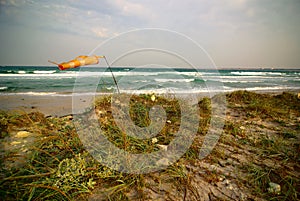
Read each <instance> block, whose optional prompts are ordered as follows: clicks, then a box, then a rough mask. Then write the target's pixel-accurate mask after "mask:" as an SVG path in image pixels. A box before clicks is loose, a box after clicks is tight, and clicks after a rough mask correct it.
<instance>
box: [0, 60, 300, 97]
mask: <svg viewBox="0 0 300 201" xmlns="http://www.w3.org/2000/svg"><path fill="white" fill-rule="evenodd" d="M114 80H115V81H114ZM118 90H119V92H121V93H137V94H140V93H158V94H159V93H171V94H172V93H185V94H189V93H207V92H210V93H213V94H215V93H220V92H232V91H237V90H248V91H255V92H281V91H298V92H299V91H300V69H220V70H216V69H187V68H159V67H149V68H140V67H136V68H134V67H111V68H105V67H86V66H85V67H81V68H76V69H70V70H64V71H60V70H59V69H58V68H57V67H46V66H2V67H0V96H1V95H18V94H19V95H31V96H46V95H47V96H72V95H74V94H85V93H86V94H95V93H97V94H110V93H116V92H118Z"/></svg>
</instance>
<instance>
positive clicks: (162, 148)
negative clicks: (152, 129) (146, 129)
mask: <svg viewBox="0 0 300 201" xmlns="http://www.w3.org/2000/svg"><path fill="white" fill-rule="evenodd" d="M156 146H157V147H158V148H159V149H160V150H163V151H167V150H168V146H167V145H163V144H157V145H156Z"/></svg>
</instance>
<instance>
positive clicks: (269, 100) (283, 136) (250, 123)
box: [0, 91, 300, 200]
mask: <svg viewBox="0 0 300 201" xmlns="http://www.w3.org/2000/svg"><path fill="white" fill-rule="evenodd" d="M151 96H152V95H134V96H132V97H131V99H130V105H131V107H130V111H129V112H130V117H131V119H132V121H133V122H134V123H135V124H136V125H138V126H140V127H146V126H148V125H149V124H150V123H151V122H150V118H149V111H150V108H151V107H153V106H154V105H160V106H162V108H163V109H164V110H165V111H166V122H165V126H164V127H163V128H162V130H161V131H160V132H159V133H158V134H157V135H156V136H155V140H154V139H153V138H152V139H145V140H141V139H135V138H133V137H131V136H127V135H124V133H123V132H122V130H120V128H118V126H117V125H116V123H115V121H114V119H113V116H112V110H111V101H110V100H111V99H110V98H111V97H110V96H105V97H101V98H99V99H97V100H96V101H95V107H94V108H95V111H96V114H97V116H98V120H99V122H100V123H101V129H103V130H104V131H105V134H106V136H107V137H108V139H109V140H110V142H112V143H114V144H115V146H117V147H119V148H121V149H125V150H126V151H129V152H131V153H150V152H153V151H157V150H158V149H159V147H158V146H156V145H157V144H160V145H168V144H169V143H170V141H172V139H173V138H174V134H176V132H177V131H178V128H179V126H180V118H181V114H180V107H179V103H178V101H177V100H175V99H173V98H170V97H169V98H166V97H162V96H155V101H153V97H151ZM227 101H228V107H229V109H234V110H235V111H237V112H238V114H239V115H241V116H242V117H241V116H239V117H237V119H238V121H235V120H233V119H226V124H225V126H224V135H223V136H222V137H221V139H220V142H219V143H223V144H225V145H230V146H232V147H242V148H243V147H244V146H251V147H255V148H257V150H258V151H257V152H255V153H253V154H255V155H258V156H259V157H261V158H263V159H265V158H269V159H272V160H275V161H280V162H281V163H280V164H284V165H289V164H293V165H295V167H292V168H296V167H297V164H299V151H300V149H299V147H300V146H299V142H297V140H295V139H296V138H297V137H299V136H298V134H299V132H300V126H299V122H298V123H297V122H290V119H291V116H298V117H299V116H300V104H299V99H297V97H296V96H295V95H293V94H290V93H283V94H280V95H277V96H271V95H263V94H256V93H252V92H246V91H238V92H233V93H230V94H227ZM198 104H199V107H200V111H199V114H200V122H199V128H198V133H197V135H196V138H195V140H194V142H193V144H192V145H191V147H190V148H189V149H188V150H187V152H186V153H185V154H184V156H183V157H182V158H181V159H180V160H178V161H177V162H176V163H175V164H173V165H171V166H169V167H168V168H167V169H166V170H161V171H160V174H163V175H167V178H168V181H171V182H172V183H174V185H176V186H179V187H180V188H179V191H180V192H182V193H183V197H180V198H178V199H181V200H182V199H186V196H187V191H188V189H194V188H195V186H192V185H191V180H192V177H193V176H192V175H191V173H188V171H187V167H189V166H190V165H188V164H193V163H196V162H197V161H198V154H199V149H200V147H201V144H202V142H203V137H204V136H205V135H206V132H207V130H208V127H209V123H210V119H211V103H210V99H209V98H203V99H201V100H200V101H199V103H198ZM241 118H245V119H244V120H243V119H241ZM245 121H246V122H247V123H245ZM263 121H268V122H272V123H274V125H278V126H277V127H276V126H275V127H274V128H272V129H273V130H274V132H275V131H276V134H274V135H270V134H266V133H259V135H258V134H257V133H255V132H254V131H253V129H251V128H258V127H259V128H260V129H265V127H267V125H265V124H262V123H261V124H258V123H257V122H263ZM244 127H245V128H244ZM248 128H249V129H248ZM0 129H1V133H0V134H1V144H2V145H3V146H2V147H3V150H1V156H2V157H1V182H0V183H1V185H0V186H1V187H0V197H1V198H2V199H3V200H87V199H88V198H90V199H91V200H93V194H97V195H100V197H101V199H103V200H129V199H130V196H128V192H130V191H131V190H132V189H135V190H136V192H138V194H139V195H138V199H145V198H147V194H146V193H143V192H144V190H145V188H148V182H147V181H148V180H149V178H151V179H152V180H154V181H158V182H161V179H160V178H159V177H158V176H157V175H156V173H148V174H144V175H143V174H140V175H139V174H126V173H120V172H117V171H114V170H112V169H109V168H107V167H106V166H103V165H102V164H101V163H99V162H98V161H96V160H95V159H94V158H93V157H92V156H91V155H90V154H89V153H88V152H87V151H86V150H85V149H84V146H83V145H82V143H81V141H80V138H79V136H78V134H77V133H76V129H75V127H74V125H73V122H72V116H71V115H70V116H66V117H60V118H54V117H45V116H44V115H43V114H41V113H38V112H34V113H29V114H10V113H5V112H1V113H0ZM18 131H28V132H30V133H31V134H32V135H33V136H34V141H32V142H30V143H29V142H26V140H24V139H19V138H16V137H15V135H16V133H17V132H18ZM14 141H19V142H20V143H19V144H18V143H17V144H16V145H12V143H13V142H14ZM7 147H11V148H7ZM297 151H298V152H297ZM228 157H229V156H226V152H225V151H222V150H220V149H219V148H218V146H217V148H216V149H214V151H213V153H212V154H211V156H209V157H208V158H206V159H205V160H206V161H209V162H210V163H211V164H214V163H218V162H219V161H220V160H221V159H222V160H225V159H226V158H228ZM283 161H284V163H283ZM298 167H299V165H298ZM237 168H238V169H239V171H241V172H243V173H245V175H246V178H241V180H243V179H244V180H245V181H244V182H245V183H246V186H248V187H249V186H250V187H252V190H251V192H253V194H257V196H259V197H261V198H265V199H271V200H297V199H298V198H299V177H297V176H295V175H293V174H291V173H290V172H291V171H290V170H289V169H287V168H286V166H282V167H276V168H275V167H274V168H271V167H269V166H264V165H263V164H258V163H255V162H253V161H249V163H247V164H240V165H239V166H237ZM198 170H199V171H200V172H201V171H203V170H202V169H201V168H199V169H198ZM206 173H207V174H206V176H205V178H206V181H207V182H209V183H213V182H217V181H218V178H219V175H218V172H217V171H206ZM236 179H239V178H236ZM270 181H273V182H277V183H279V184H281V186H282V192H281V194H280V195H273V194H270V193H268V192H267V188H268V183H269V182H270ZM199 196H201V195H199ZM94 199H95V200H97V199H99V197H95V198H94ZM187 200H188V199H187Z"/></svg>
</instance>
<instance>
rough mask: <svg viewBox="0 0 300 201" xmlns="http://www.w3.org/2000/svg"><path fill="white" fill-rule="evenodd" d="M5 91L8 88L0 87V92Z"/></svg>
mask: <svg viewBox="0 0 300 201" xmlns="http://www.w3.org/2000/svg"><path fill="white" fill-rule="evenodd" d="M6 89H8V87H0V91H4V90H6Z"/></svg>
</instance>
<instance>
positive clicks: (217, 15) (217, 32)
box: [0, 0, 300, 69]
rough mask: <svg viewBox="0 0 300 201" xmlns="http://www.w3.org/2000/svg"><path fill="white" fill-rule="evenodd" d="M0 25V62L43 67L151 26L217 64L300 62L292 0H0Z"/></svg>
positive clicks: (298, 18)
mask: <svg viewBox="0 0 300 201" xmlns="http://www.w3.org/2000/svg"><path fill="white" fill-rule="evenodd" d="M0 28H1V31H0V44H1V48H0V51H1V52H0V65H1V66H4V65H48V66H49V65H51V64H49V63H48V59H51V60H54V61H57V62H62V61H66V60H71V59H72V58H74V57H76V56H78V55H82V54H89V53H90V52H91V51H92V50H94V48H95V47H97V46H98V45H99V44H101V43H102V42H104V41H107V40H109V39H111V38H116V37H118V36H122V33H124V32H128V31H131V30H136V29H144V28H158V29H164V30H171V31H172V32H178V33H180V34H182V35H185V36H186V37H188V38H190V39H192V40H193V41H195V42H197V43H198V44H199V45H200V46H201V47H202V48H203V49H204V50H205V51H206V52H207V53H208V54H209V56H210V57H211V58H212V60H213V61H214V63H215V64H216V65H217V66H218V67H220V68H222V67H225V68H242V67H248V68H249V67H258V68H261V67H272V68H298V69H300V1H299V0H222V1H220V0H180V1H179V0H86V1H83V0H65V1H61V0H0ZM126 40H127V41H126V42H127V43H135V42H137V41H136V39H135V38H134V37H128V38H127V39H126ZM146 40H147V39H146ZM139 42H142V41H139ZM148 43H149V44H151V43H152V41H151V40H150V39H149V41H148ZM176 43H177V41H176V40H175V41H174V44H175V45H176ZM174 44H172V45H173V46H170V48H172V47H174ZM178 44H179V45H180V42H179V43H178ZM118 45H119V46H118ZM118 45H116V46H114V47H113V48H112V49H114V48H115V50H117V49H119V48H122V43H119V44H118ZM166 45H167V44H166ZM111 51H112V50H111ZM189 51H190V52H189ZM103 52H105V50H103ZM186 53H187V54H190V55H193V54H195V52H193V49H191V50H189V48H187V49H186ZM195 55H196V54H195ZM196 57H197V56H196ZM142 58H143V57H139V56H137V57H136V58H135V59H137V60H138V59H142ZM119 65H122V62H119ZM123 65H126V64H125V63H124V64H123ZM195 65H199V66H201V65H204V64H201V62H199V63H196V64H195Z"/></svg>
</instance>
